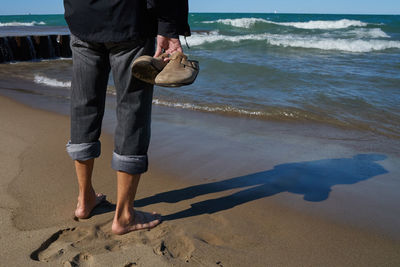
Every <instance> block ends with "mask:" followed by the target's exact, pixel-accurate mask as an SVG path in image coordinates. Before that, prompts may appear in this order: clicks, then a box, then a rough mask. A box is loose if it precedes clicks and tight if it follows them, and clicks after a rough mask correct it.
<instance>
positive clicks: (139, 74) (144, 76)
mask: <svg viewBox="0 0 400 267" xmlns="http://www.w3.org/2000/svg"><path fill="white" fill-rule="evenodd" d="M159 73H160V70H158V69H157V68H156V67H155V66H154V65H153V64H151V63H149V62H146V61H142V62H137V63H135V65H134V66H132V75H133V76H134V77H135V78H137V79H139V80H141V81H144V82H146V83H150V84H155V79H156V77H157V75H158V74H159Z"/></svg>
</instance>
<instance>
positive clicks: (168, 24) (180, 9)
mask: <svg viewBox="0 0 400 267" xmlns="http://www.w3.org/2000/svg"><path fill="white" fill-rule="evenodd" d="M147 5H148V7H150V8H154V9H155V11H156V14H157V23H158V30H157V34H159V35H162V36H165V37H171V38H178V37H179V35H183V36H190V34H191V33H190V27H189V24H188V14H189V4H188V0H148V1H147Z"/></svg>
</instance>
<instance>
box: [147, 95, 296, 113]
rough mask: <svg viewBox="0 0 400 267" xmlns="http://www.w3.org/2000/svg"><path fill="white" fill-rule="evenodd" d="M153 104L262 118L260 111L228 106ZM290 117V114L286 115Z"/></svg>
mask: <svg viewBox="0 0 400 267" xmlns="http://www.w3.org/2000/svg"><path fill="white" fill-rule="evenodd" d="M153 104H155V105H160V106H165V107H172V108H182V109H190V110H196V111H206V112H216V113H234V114H240V115H248V116H262V115H264V113H263V112H261V111H250V110H244V109H238V108H234V107H230V106H225V107H210V106H201V105H196V104H193V103H179V102H169V101H165V100H160V99H153ZM288 115H290V114H288Z"/></svg>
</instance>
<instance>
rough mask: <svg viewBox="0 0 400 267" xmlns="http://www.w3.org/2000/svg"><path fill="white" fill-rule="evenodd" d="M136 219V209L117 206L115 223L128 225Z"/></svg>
mask: <svg viewBox="0 0 400 267" xmlns="http://www.w3.org/2000/svg"><path fill="white" fill-rule="evenodd" d="M133 219H134V210H133V208H132V207H130V208H120V207H117V209H116V211H115V215H114V223H117V224H120V225H128V224H130V223H131V222H132V221H133Z"/></svg>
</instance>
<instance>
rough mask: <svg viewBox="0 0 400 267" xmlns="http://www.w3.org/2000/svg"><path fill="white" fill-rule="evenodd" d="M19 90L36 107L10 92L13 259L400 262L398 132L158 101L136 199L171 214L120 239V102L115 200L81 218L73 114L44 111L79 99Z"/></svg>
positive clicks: (107, 127)
mask: <svg viewBox="0 0 400 267" xmlns="http://www.w3.org/2000/svg"><path fill="white" fill-rule="evenodd" d="M9 87H13V88H9V89H8V90H6V89H0V93H1V94H3V95H7V96H9V97H14V98H16V99H18V100H19V101H20V102H25V103H26V104H30V105H31V106H34V107H36V108H32V107H28V106H26V105H23V104H20V103H17V102H15V101H14V100H11V99H10V98H6V97H0V121H1V127H0V142H1V144H0V147H1V150H0V164H1V165H0V190H1V194H0V203H1V205H0V213H1V216H0V218H1V219H0V220H1V224H0V258H1V264H0V265H2V264H5V265H6V266H7V265H8V266H9V265H15V266H25V265H27V266H36V265H38V266H41V265H48V266H135V265H137V266H299V265H301V266H381V265H384V266H398V265H399V264H400V233H399V232H398V229H399V226H400V218H399V216H398V214H400V208H399V205H398V203H400V196H399V195H400V194H398V189H399V188H400V181H399V179H398V178H399V177H400V170H399V167H398V166H400V153H399V151H398V147H399V146H398V145H399V144H398V143H399V142H398V141H396V140H391V139H386V138H383V137H379V136H375V135H372V134H368V133H360V132H350V131H342V130H340V129H332V128H326V127H323V126H319V125H296V124H290V125H289V124H282V123H268V122H262V121H253V120H249V119H246V118H231V117H224V116H215V115H210V114H205V113H198V112H190V111H181V110H177V109H169V108H161V107H154V113H153V137H152V142H151V149H150V151H149V156H150V171H149V172H148V173H146V174H145V175H144V176H143V178H142V181H141V184H140V186H139V192H138V196H137V201H136V202H135V204H136V206H137V208H138V209H140V210H145V211H150V210H154V211H157V212H159V213H161V214H162V215H163V216H164V222H163V223H162V224H161V225H160V226H158V227H156V228H155V229H153V230H151V231H139V232H134V233H130V234H127V235H125V236H122V237H119V236H114V235H112V234H111V220H112V217H113V209H114V204H115V198H116V184H115V182H116V180H115V174H114V172H113V171H112V170H111V168H110V161H111V153H112V136H111V135H110V134H107V132H109V133H110V132H112V129H113V127H114V126H115V120H114V119H113V118H114V117H113V114H112V105H113V104H112V101H113V99H112V97H111V100H109V102H108V106H110V108H109V110H108V111H107V112H106V117H105V124H104V134H103V136H102V139H101V141H102V156H101V157H100V158H99V159H98V160H97V161H96V163H95V172H94V186H95V188H96V190H97V191H99V192H103V193H105V194H106V195H107V198H108V201H109V203H106V204H104V205H102V206H100V207H99V208H97V209H96V210H95V212H94V216H92V217H91V218H90V219H88V220H81V221H79V222H77V221H74V220H73V219H72V214H73V210H74V207H75V205H76V202H75V201H76V196H77V184H76V181H75V175H74V172H73V163H72V162H71V160H70V159H69V157H68V155H67V154H66V152H65V143H66V141H67V140H68V133H69V119H68V117H67V116H65V115H60V114H56V113H54V112H49V111H44V110H40V109H38V108H37V107H41V108H42V109H44V108H46V109H50V110H57V111H59V112H61V113H63V112H64V113H66V112H67V108H66V104H67V102H68V101H67V99H61V100H60V99H59V98H52V97H49V98H46V97H44V96H41V95H40V94H39V95H36V96H34V95H32V94H26V92H23V90H22V91H21V90H19V91H18V90H16V89H25V90H26V89H27V88H23V86H22V85H21V86H16V85H15V84H13V85H10V86H9ZM18 87H19V88H18ZM3 88H4V87H3ZM10 89H12V90H10ZM36 89H37V88H36ZM43 90H46V89H45V88H43ZM36 92H37V91H36ZM46 99H47V100H49V99H50V100H51V101H46ZM54 99H59V102H57V101H55V100H54ZM39 100H40V101H39ZM46 103H47V104H46ZM110 110H111V111H110Z"/></svg>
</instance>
